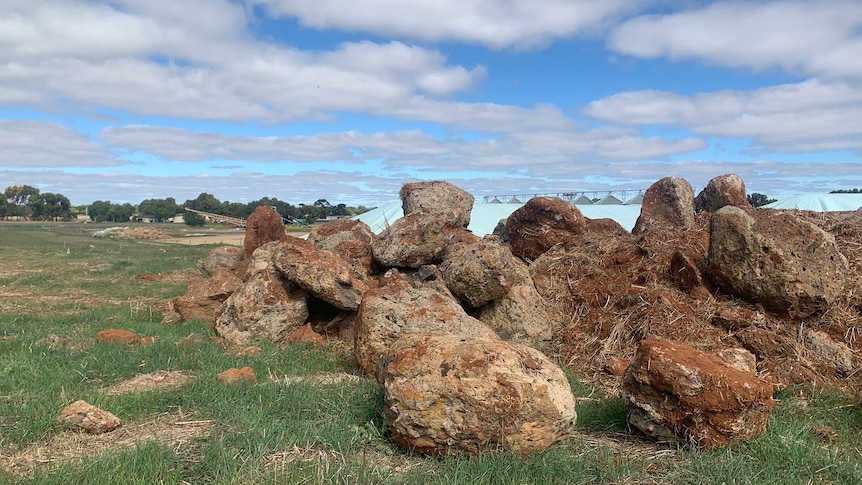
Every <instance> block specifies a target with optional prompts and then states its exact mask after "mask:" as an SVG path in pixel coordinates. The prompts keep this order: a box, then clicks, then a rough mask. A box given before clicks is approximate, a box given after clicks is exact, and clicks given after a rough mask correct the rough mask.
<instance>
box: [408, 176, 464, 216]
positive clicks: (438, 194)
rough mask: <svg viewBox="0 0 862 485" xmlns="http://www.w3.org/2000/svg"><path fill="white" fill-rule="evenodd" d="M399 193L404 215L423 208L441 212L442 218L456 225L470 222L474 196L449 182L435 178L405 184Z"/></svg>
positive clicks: (423, 209)
mask: <svg viewBox="0 0 862 485" xmlns="http://www.w3.org/2000/svg"><path fill="white" fill-rule="evenodd" d="M398 195H399V196H400V197H401V208H402V209H403V210H404V215H408V214H411V213H413V212H416V211H420V210H421V211H426V212H435V213H439V214H440V217H441V218H442V219H444V220H446V221H448V222H449V223H451V224H452V225H454V226H459V227H467V226H468V225H469V224H470V213H471V212H472V211H473V201H474V199H473V196H472V195H470V193H469V192H467V191H465V190H463V189H461V188H458V187H456V186H454V185H452V184H450V183H449V182H446V181H443V180H435V181H431V182H414V183H409V184H404V186H403V187H401V192H399V194H398Z"/></svg>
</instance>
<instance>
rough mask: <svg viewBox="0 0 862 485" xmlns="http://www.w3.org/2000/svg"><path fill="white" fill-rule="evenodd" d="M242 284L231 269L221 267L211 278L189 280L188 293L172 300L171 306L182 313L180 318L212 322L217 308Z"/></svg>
mask: <svg viewBox="0 0 862 485" xmlns="http://www.w3.org/2000/svg"><path fill="white" fill-rule="evenodd" d="M241 284H242V281H241V280H240V279H239V278H237V277H236V276H235V275H234V274H233V273H232V272H231V271H230V270H229V269H227V268H222V267H219V268H216V269H215V271H213V275H212V276H211V277H210V278H195V279H193V280H191V281H189V289H188V291H186V294H185V295H182V296H178V297H176V298H174V299H173V300H171V305H170V306H171V307H172V309H173V311H175V312H177V313H178V314H179V315H180V320H185V321H188V320H195V319H200V320H206V321H208V322H209V323H212V321H213V320H214V319H215V312H216V310H218V308H219V307H220V306H221V304H222V303H224V301H225V300H227V299H228V297H229V296H230V295H231V294H233V292H234V291H236V289H237V288H239V286H240V285H241Z"/></svg>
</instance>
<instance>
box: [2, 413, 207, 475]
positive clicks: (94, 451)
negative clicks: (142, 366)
mask: <svg viewBox="0 0 862 485" xmlns="http://www.w3.org/2000/svg"><path fill="white" fill-rule="evenodd" d="M213 426H214V423H213V421H211V420H197V419H195V418H194V414H193V413H192V414H189V413H186V412H184V411H183V410H182V409H177V410H176V411H172V412H166V413H160V414H158V415H156V416H154V417H152V418H151V419H150V420H148V421H143V422H138V423H130V424H124V425H122V426H121V427H120V428H117V429H116V430H114V431H112V432H110V433H105V434H100V435H92V434H87V433H81V432H75V431H63V432H60V433H58V434H55V435H53V436H51V437H49V438H48V439H46V440H44V441H42V442H40V443H34V444H32V445H29V446H26V447H23V448H21V449H14V448H11V449H4V450H0V469H2V470H4V471H6V472H8V473H11V474H12V475H17V476H26V477H32V476H33V474H34V473H35V472H36V470H44V469H50V468H51V467H54V466H57V465H60V464H62V463H64V462H68V461H80V460H82V459H84V458H93V457H96V456H99V455H101V454H102V453H105V452H113V451H116V450H120V449H128V448H133V447H135V446H137V445H138V444H141V443H148V442H155V443H158V444H160V445H164V446H169V447H170V448H172V449H173V450H174V452H175V453H184V452H185V451H186V450H187V449H188V447H189V445H190V443H191V442H192V441H193V440H195V439H198V438H204V437H206V436H209V434H210V432H211V431H212V428H213Z"/></svg>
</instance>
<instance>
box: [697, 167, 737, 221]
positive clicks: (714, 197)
mask: <svg viewBox="0 0 862 485" xmlns="http://www.w3.org/2000/svg"><path fill="white" fill-rule="evenodd" d="M726 205H732V206H734V207H740V208H742V209H751V203H750V202H749V201H748V197H747V196H746V194H745V182H743V181H742V179H741V178H739V176H738V175H735V174H732V173H730V174H726V175H719V176H718V177H715V178H713V179H712V180H710V181H709V183H707V184H706V187H704V189H703V190H701V191H700V193H699V194H697V197H695V198H694V210H695V212H703V211H706V212H715V211H717V210H718V209H721V208H722V207H724V206H726Z"/></svg>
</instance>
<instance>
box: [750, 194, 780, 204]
mask: <svg viewBox="0 0 862 485" xmlns="http://www.w3.org/2000/svg"><path fill="white" fill-rule="evenodd" d="M747 197H748V203H749V204H751V205H752V206H754V207H762V206H764V205H766V204H771V203H773V202H776V199H770V198H769V197H767V196H765V195H764V194H761V193H759V192H754V193H751V194H748V195H747Z"/></svg>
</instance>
